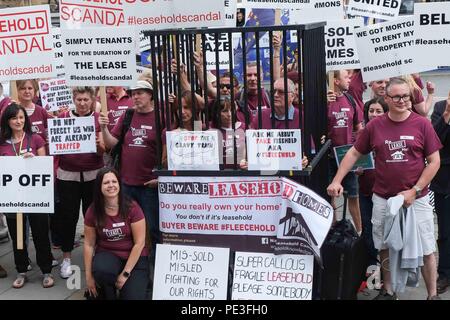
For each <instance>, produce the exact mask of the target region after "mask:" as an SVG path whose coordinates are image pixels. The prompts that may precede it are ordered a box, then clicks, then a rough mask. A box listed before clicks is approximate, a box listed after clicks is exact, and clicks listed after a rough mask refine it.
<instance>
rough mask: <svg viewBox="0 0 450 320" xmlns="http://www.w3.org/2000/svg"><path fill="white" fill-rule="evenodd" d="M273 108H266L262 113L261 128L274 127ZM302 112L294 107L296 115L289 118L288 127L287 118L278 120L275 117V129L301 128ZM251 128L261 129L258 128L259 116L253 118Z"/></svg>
mask: <svg viewBox="0 0 450 320" xmlns="http://www.w3.org/2000/svg"><path fill="white" fill-rule="evenodd" d="M271 115H272V110H270V109H265V110H262V114H261V119H262V126H261V129H272V118H271ZM299 117H300V113H299V111H298V109H295V108H294V117H293V118H292V119H289V122H288V123H289V124H288V125H289V127H288V128H287V127H286V121H285V120H278V119H277V118H276V117H275V127H274V128H273V129H299V126H300V118H299ZM251 128H252V129H255V130H257V129H259V128H258V116H255V117H253V120H252V124H251Z"/></svg>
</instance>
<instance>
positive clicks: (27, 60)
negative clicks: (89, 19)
mask: <svg viewBox="0 0 450 320" xmlns="http://www.w3.org/2000/svg"><path fill="white" fill-rule="evenodd" d="M0 56H1V59H0V81H9V80H21V79H36V78H51V77H54V76H55V70H54V67H53V58H54V55H53V42H52V31H51V22H50V10H49V6H48V5H45V6H31V7H19V8H10V9H2V10H0Z"/></svg>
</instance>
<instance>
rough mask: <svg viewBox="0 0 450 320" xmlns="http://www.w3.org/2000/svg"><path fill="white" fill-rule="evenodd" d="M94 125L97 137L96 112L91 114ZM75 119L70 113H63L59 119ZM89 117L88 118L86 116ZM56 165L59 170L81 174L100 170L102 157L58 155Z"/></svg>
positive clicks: (85, 154) (87, 154)
mask: <svg viewBox="0 0 450 320" xmlns="http://www.w3.org/2000/svg"><path fill="white" fill-rule="evenodd" d="M92 115H93V116H94V119H95V120H94V121H95V122H94V123H95V134H96V136H97V137H98V135H99V132H100V124H99V123H98V116H99V114H98V112H93V113H92ZM92 115H91V116H92ZM69 117H75V115H74V114H73V112H72V111H68V112H64V113H63V114H61V115H60V116H59V118H69ZM88 117H89V116H88ZM57 157H58V158H59V161H58V165H59V167H60V168H61V169H63V170H66V171H72V172H83V171H91V170H96V169H100V168H102V167H103V166H104V162H103V156H100V155H98V154H97V153H96V152H94V153H81V154H80V153H77V154H64V155H58V156H57Z"/></svg>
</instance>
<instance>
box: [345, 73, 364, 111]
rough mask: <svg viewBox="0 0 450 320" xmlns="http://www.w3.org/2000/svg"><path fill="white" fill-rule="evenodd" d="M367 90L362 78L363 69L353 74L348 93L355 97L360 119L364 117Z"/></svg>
mask: <svg viewBox="0 0 450 320" xmlns="http://www.w3.org/2000/svg"><path fill="white" fill-rule="evenodd" d="M365 90H366V85H365V84H364V81H363V79H362V74H361V71H358V72H356V73H354V74H353V76H352V80H351V81H350V85H349V87H348V93H349V94H350V95H351V96H352V97H353V99H355V102H356V106H357V107H358V108H357V109H356V110H357V111H358V118H359V119H360V120H362V119H364V101H363V94H364V91H365Z"/></svg>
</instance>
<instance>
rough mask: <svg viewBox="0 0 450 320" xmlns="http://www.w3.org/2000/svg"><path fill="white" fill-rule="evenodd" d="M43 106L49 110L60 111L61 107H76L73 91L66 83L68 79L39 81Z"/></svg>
mask: <svg viewBox="0 0 450 320" xmlns="http://www.w3.org/2000/svg"><path fill="white" fill-rule="evenodd" d="M39 92H40V97H41V102H42V107H43V108H44V109H45V110H46V111H47V112H53V111H58V110H59V109H60V108H61V107H68V108H69V109H73V108H75V105H74V104H73V98H72V91H71V90H70V88H69V87H67V85H66V79H51V80H43V81H39Z"/></svg>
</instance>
